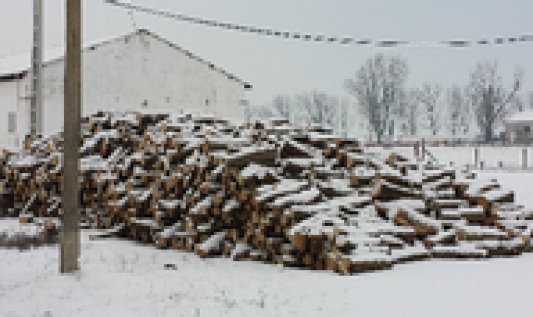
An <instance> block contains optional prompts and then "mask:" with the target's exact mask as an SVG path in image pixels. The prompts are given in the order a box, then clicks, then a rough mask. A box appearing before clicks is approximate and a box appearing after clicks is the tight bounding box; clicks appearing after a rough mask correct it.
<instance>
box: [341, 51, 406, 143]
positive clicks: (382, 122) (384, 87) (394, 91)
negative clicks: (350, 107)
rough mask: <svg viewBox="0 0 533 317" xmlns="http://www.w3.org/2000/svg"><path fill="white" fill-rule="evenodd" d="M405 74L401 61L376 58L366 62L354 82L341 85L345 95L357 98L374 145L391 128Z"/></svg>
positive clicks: (352, 79) (390, 58) (350, 80)
mask: <svg viewBox="0 0 533 317" xmlns="http://www.w3.org/2000/svg"><path fill="white" fill-rule="evenodd" d="M407 74H408V67H407V62H406V61H405V60H404V59H403V58H400V57H385V56H384V55H382V54H378V55H376V56H375V57H374V58H370V59H368V60H367V61H366V63H365V64H364V65H363V66H362V67H361V68H360V69H359V70H358V72H357V74H356V76H355V78H350V79H347V80H346V81H345V83H344V86H345V88H346V90H347V91H348V93H350V94H352V95H353V96H355V97H356V98H357V101H358V104H359V107H361V110H362V112H363V114H364V115H365V116H366V117H367V119H368V122H369V125H370V127H371V128H372V129H373V131H374V132H375V133H376V135H377V138H378V142H381V140H382V137H383V135H384V134H385V133H386V131H387V130H389V131H390V128H391V126H392V125H393V122H394V119H395V114H396V113H397V110H398V107H399V101H400V98H401V96H402V94H403V93H404V92H405V89H404V86H405V82H406V79H407ZM389 133H390V132H389Z"/></svg>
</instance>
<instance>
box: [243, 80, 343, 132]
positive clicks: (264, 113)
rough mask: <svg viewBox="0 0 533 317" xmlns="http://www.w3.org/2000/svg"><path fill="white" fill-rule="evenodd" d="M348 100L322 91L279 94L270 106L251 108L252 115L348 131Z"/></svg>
mask: <svg viewBox="0 0 533 317" xmlns="http://www.w3.org/2000/svg"><path fill="white" fill-rule="evenodd" d="M348 104H349V102H348V100H347V99H346V98H344V99H341V98H339V97H336V96H333V95H330V94H327V93H325V92H321V91H316V90H315V91H311V92H307V93H302V94H298V95H295V96H289V95H277V96H275V97H274V99H273V100H272V103H271V104H270V105H268V106H262V107H255V108H251V111H252V113H251V114H250V115H251V116H252V117H259V118H272V117H282V118H286V119H289V120H291V121H292V122H296V123H300V124H308V125H321V126H324V127H327V128H332V129H333V130H334V131H336V132H338V133H343V132H346V125H347V122H348V116H347V111H348Z"/></svg>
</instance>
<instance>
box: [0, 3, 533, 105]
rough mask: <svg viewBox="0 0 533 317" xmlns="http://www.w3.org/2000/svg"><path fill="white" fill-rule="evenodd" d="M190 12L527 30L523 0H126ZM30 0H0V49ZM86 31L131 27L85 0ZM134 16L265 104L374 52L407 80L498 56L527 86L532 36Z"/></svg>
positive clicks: (318, 83) (119, 13)
mask: <svg viewBox="0 0 533 317" xmlns="http://www.w3.org/2000/svg"><path fill="white" fill-rule="evenodd" d="M132 2H133V3H134V4H138V5H146V6H151V7H155V8H159V9H166V10H169V11H173V12H177V13H184V14H190V15H194V16H198V17H205V18H212V19H217V20H223V21H234V22H238V23H243V24H249V25H257V26H260V27H272V28H275V29H282V30H285V29H287V30H295V31H301V32H309V33H317V34H326V35H339V36H353V37H355V38H375V39H391V38H399V39H406V40H411V41H439V40H445V39H457V38H460V39H462V38H474V39H476V38H485V37H498V36H506V37H513V36H520V35H532V34H533V18H532V14H533V1H531V0H506V1H501V0H467V1H465V0H447V1H442V0H366V1H363V0H327V1H326V0H283V1H282V0H224V1H221V0H132ZM32 3H33V0H0V30H1V32H0V57H3V56H9V55H14V54H21V53H28V52H29V51H30V47H31V36H32V35H31V27H32ZM64 7H65V2H64V0H46V1H45V44H46V47H48V48H52V47H57V46H62V45H63V43H64V25H65V23H64V21H65V19H64V15H65V9H64ZM84 9H85V12H84V37H85V40H86V41H95V40H99V39H105V38H110V37H113V36H115V35H118V34H124V33H127V32H130V31H133V25H132V23H131V20H130V18H129V16H128V14H127V11H125V10H123V9H120V8H116V7H113V6H111V5H109V4H105V3H104V1H103V0H85V1H84ZM135 21H136V23H137V25H138V26H139V27H141V28H146V29H150V30H152V31H154V32H155V33H158V34H160V35H162V36H163V37H166V38H168V39H169V40H171V41H172V42H174V43H176V44H177V45H179V46H181V47H183V48H185V49H188V50H190V51H192V52H194V53H195V54H196V55H199V56H200V57H202V58H204V59H206V60H209V61H211V62H213V63H215V64H216V65H218V66H219V67H221V68H223V69H226V70H227V71H229V72H230V73H233V74H235V75H237V76H238V77H240V78H242V79H243V80H245V81H248V82H250V83H252V84H253V86H254V89H253V92H252V93H251V94H250V96H249V98H250V100H251V102H252V104H254V105H259V104H264V103H266V102H267V101H269V100H270V99H271V98H272V96H274V95H275V94H278V93H287V94H296V93H300V92H306V91H311V90H313V89H317V90H322V91H326V92H329V93H332V94H342V93H343V88H342V83H343V81H344V79H345V78H346V77H348V76H353V74H355V71H356V70H357V69H358V67H359V66H360V65H361V64H362V63H363V62H364V61H365V60H366V59H367V58H369V57H371V56H373V55H374V54H376V53H380V52H381V53H386V54H394V55H401V56H403V57H405V58H406V59H407V60H408V62H409V66H410V77H409V84H410V85H411V86H416V85H420V84H421V83H423V82H434V83H441V84H443V85H446V86H447V85H450V84H452V83H459V84H465V83H466V82H467V80H468V74H469V72H470V71H471V69H472V68H473V67H474V66H475V64H476V63H477V62H478V61H480V60H486V59H489V60H497V61H498V62H499V65H500V70H501V73H502V75H503V76H504V81H506V82H507V83H509V84H508V85H509V86H511V82H512V80H513V73H514V71H515V69H516V67H517V66H521V67H522V68H523V69H524V71H525V81H526V83H525V89H526V90H529V91H531V90H533V79H532V78H533V58H532V57H533V43H530V44H527V43H526V44H516V45H506V46H498V47H496V46H478V47H475V48H466V49H464V48H463V49H459V48H455V49H453V48H443V47H404V48H369V47H357V46H341V45H336V44H316V43H305V42H299V41H287V40H283V39H277V38H270V37H260V36H257V35H254V34H241V33H237V32H233V31H225V30H219V29H212V28H208V27H203V26H195V25H190V24H186V23H184V22H178V21H174V20H168V19H162V18H158V17H151V16H147V15H144V14H141V13H136V14H135Z"/></svg>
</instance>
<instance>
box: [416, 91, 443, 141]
mask: <svg viewBox="0 0 533 317" xmlns="http://www.w3.org/2000/svg"><path fill="white" fill-rule="evenodd" d="M441 91H442V89H441V87H440V86H439V85H436V84H433V85H432V84H424V85H423V86H422V88H420V89H416V90H415V93H414V94H415V97H414V98H415V102H416V103H417V104H418V105H419V106H420V108H419V109H421V110H422V111H423V113H424V116H425V118H426V128H428V129H429V130H431V134H432V135H437V134H438V133H439V131H440V129H441V127H442V125H441V121H440V115H441V109H440V108H439V106H440V104H439V101H440V96H441Z"/></svg>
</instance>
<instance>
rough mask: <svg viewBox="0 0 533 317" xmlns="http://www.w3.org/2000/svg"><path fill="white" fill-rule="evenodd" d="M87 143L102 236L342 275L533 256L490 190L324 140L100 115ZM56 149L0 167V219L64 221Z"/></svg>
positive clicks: (499, 191)
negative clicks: (438, 260) (421, 263)
mask: <svg viewBox="0 0 533 317" xmlns="http://www.w3.org/2000/svg"><path fill="white" fill-rule="evenodd" d="M82 131H83V133H82V139H81V140H80V152H81V157H82V158H81V163H80V166H81V173H80V184H81V193H80V203H81V215H82V217H81V224H80V225H81V226H82V227H84V228H95V229H100V230H102V231H100V236H102V237H104V236H121V237H127V238H130V239H134V240H137V241H141V242H144V243H153V244H155V245H156V246H158V247H160V248H173V249H178V250H187V251H194V252H196V253H197V254H198V255H200V256H202V257H209V256H228V257H232V258H233V259H235V260H245V259H252V260H258V261H264V262H268V263H277V264H283V265H286V266H295V267H307V268H312V269H317V270H334V271H337V272H339V273H342V274H352V273H356V272H363V271H368V270H377V269H384V268H389V267H391V266H392V265H394V264H395V263H400V262H405V261H410V260H416V259H423V258H429V257H453V258H486V257H490V256H501V255H514V254H520V253H521V252H523V251H527V250H529V249H531V247H530V246H531V244H530V238H531V235H532V228H533V226H532V224H533V221H532V219H533V212H531V211H529V210H527V209H525V208H524V207H523V206H517V205H516V204H515V203H514V194H513V192H512V191H509V190H506V189H503V188H501V186H500V185H499V184H498V183H497V182H495V181H492V180H483V179H477V178H476V175H475V174H473V173H470V172H468V171H459V170H454V169H451V168H448V167H444V166H437V165H435V164H433V163H430V162H419V161H415V160H414V159H410V158H408V157H402V156H400V155H398V154H395V153H392V154H390V155H383V153H379V152H376V153H372V152H369V151H365V150H363V148H361V147H360V146H359V143H358V142H357V141H356V140H352V139H341V138H339V137H337V136H335V135H333V134H332V132H331V131H330V130H328V129H322V128H317V127H303V128H302V127H294V126H291V125H290V124H289V122H288V121H286V120H270V121H266V122H255V123H252V124H250V123H247V124H243V125H240V126H238V125H233V124H232V123H230V122H228V121H225V120H222V119H219V118H216V117H212V116H192V115H188V114H180V115H176V114H161V113H157V114H147V113H144V114H141V113H107V112H101V113H98V114H96V115H93V116H91V117H88V118H85V119H84V120H83V124H82ZM62 147H63V140H62V136H61V134H58V135H55V136H50V137H45V138H38V139H34V138H28V139H27V140H26V142H25V144H24V150H22V151H20V152H17V153H14V152H6V151H4V152H3V153H2V154H1V155H0V206H1V209H0V213H3V215H9V216H19V217H20V219H21V221H24V222H31V221H42V219H52V218H61V216H62V205H61V193H62V186H63V184H62V168H61V166H62V151H63V148H62Z"/></svg>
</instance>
